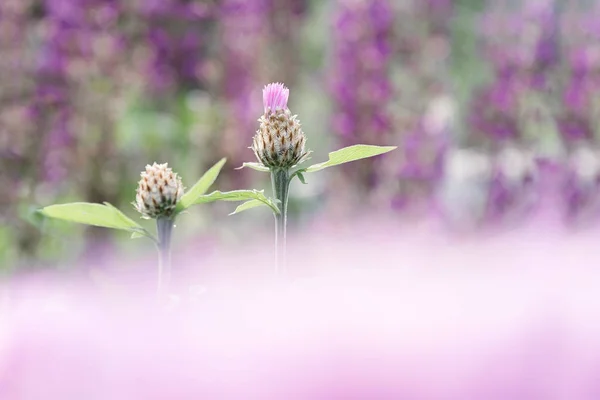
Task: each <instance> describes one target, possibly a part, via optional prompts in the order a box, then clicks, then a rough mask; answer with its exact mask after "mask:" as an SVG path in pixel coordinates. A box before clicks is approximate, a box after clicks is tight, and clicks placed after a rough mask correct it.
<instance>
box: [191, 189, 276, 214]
mask: <svg viewBox="0 0 600 400" xmlns="http://www.w3.org/2000/svg"><path fill="white" fill-rule="evenodd" d="M219 200H220V201H248V200H258V201H260V202H262V203H264V204H265V205H267V206H269V207H271V210H273V212H274V213H276V214H279V208H278V207H277V205H276V204H275V203H274V202H273V200H271V199H269V198H268V197H267V196H265V194H264V192H263V191H262V190H254V189H252V190H232V191H230V192H221V191H219V190H216V191H214V192H212V193H210V194H207V195H204V196H200V197H198V199H196V202H195V203H194V204H203V203H212V202H214V201H219Z"/></svg>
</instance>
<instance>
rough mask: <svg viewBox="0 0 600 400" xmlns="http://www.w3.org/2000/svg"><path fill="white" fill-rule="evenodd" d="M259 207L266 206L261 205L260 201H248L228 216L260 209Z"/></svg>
mask: <svg viewBox="0 0 600 400" xmlns="http://www.w3.org/2000/svg"><path fill="white" fill-rule="evenodd" d="M261 206H266V204H265V203H263V202H262V201H260V200H249V201H247V202H245V203H242V204H240V205H239V206H237V208H236V209H235V211H234V212H232V213H231V214H229V215H234V214H239V213H241V212H242V211H246V210H250V209H252V208H256V207H261Z"/></svg>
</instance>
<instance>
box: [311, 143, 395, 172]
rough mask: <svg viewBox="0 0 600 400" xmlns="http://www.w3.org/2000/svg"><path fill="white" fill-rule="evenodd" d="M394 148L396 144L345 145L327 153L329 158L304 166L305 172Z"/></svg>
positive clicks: (371, 155) (376, 154) (367, 156)
mask: <svg viewBox="0 0 600 400" xmlns="http://www.w3.org/2000/svg"><path fill="white" fill-rule="evenodd" d="M395 148H396V146H371V145H367V144H356V145H354V146H349V147H345V148H343V149H340V150H336V151H333V152H331V153H329V160H327V161H325V162H322V163H319V164H314V165H311V166H310V167H308V168H306V172H316V171H320V170H322V169H325V168H329V167H333V166H335V165H340V164H345V163H347V162H350V161H356V160H361V159H363V158H369V157H373V156H378V155H380V154H384V153H387V152H389V151H392V150H394V149H395Z"/></svg>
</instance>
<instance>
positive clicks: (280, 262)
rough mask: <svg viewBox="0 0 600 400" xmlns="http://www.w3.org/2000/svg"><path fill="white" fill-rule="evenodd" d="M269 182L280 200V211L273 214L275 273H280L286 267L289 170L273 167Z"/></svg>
mask: <svg viewBox="0 0 600 400" xmlns="http://www.w3.org/2000/svg"><path fill="white" fill-rule="evenodd" d="M271 184H272V185H273V195H274V196H275V198H276V199H277V200H279V202H280V203H279V211H280V213H279V214H276V215H275V263H276V271H277V273H281V272H283V271H284V270H285V268H286V224H287V203H288V191H289V186H290V170H289V169H288V168H273V169H272V170H271Z"/></svg>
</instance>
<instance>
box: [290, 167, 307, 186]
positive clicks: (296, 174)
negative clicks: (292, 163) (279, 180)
mask: <svg viewBox="0 0 600 400" xmlns="http://www.w3.org/2000/svg"><path fill="white" fill-rule="evenodd" d="M305 172H306V168H302V169H299V170H298V171H296V172H294V173H293V174H292V175H291V176H290V182H291V181H292V179H293V178H294V177H298V179H299V180H300V182H302V183H303V184H304V185H306V180H305V179H304V173H305Z"/></svg>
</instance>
